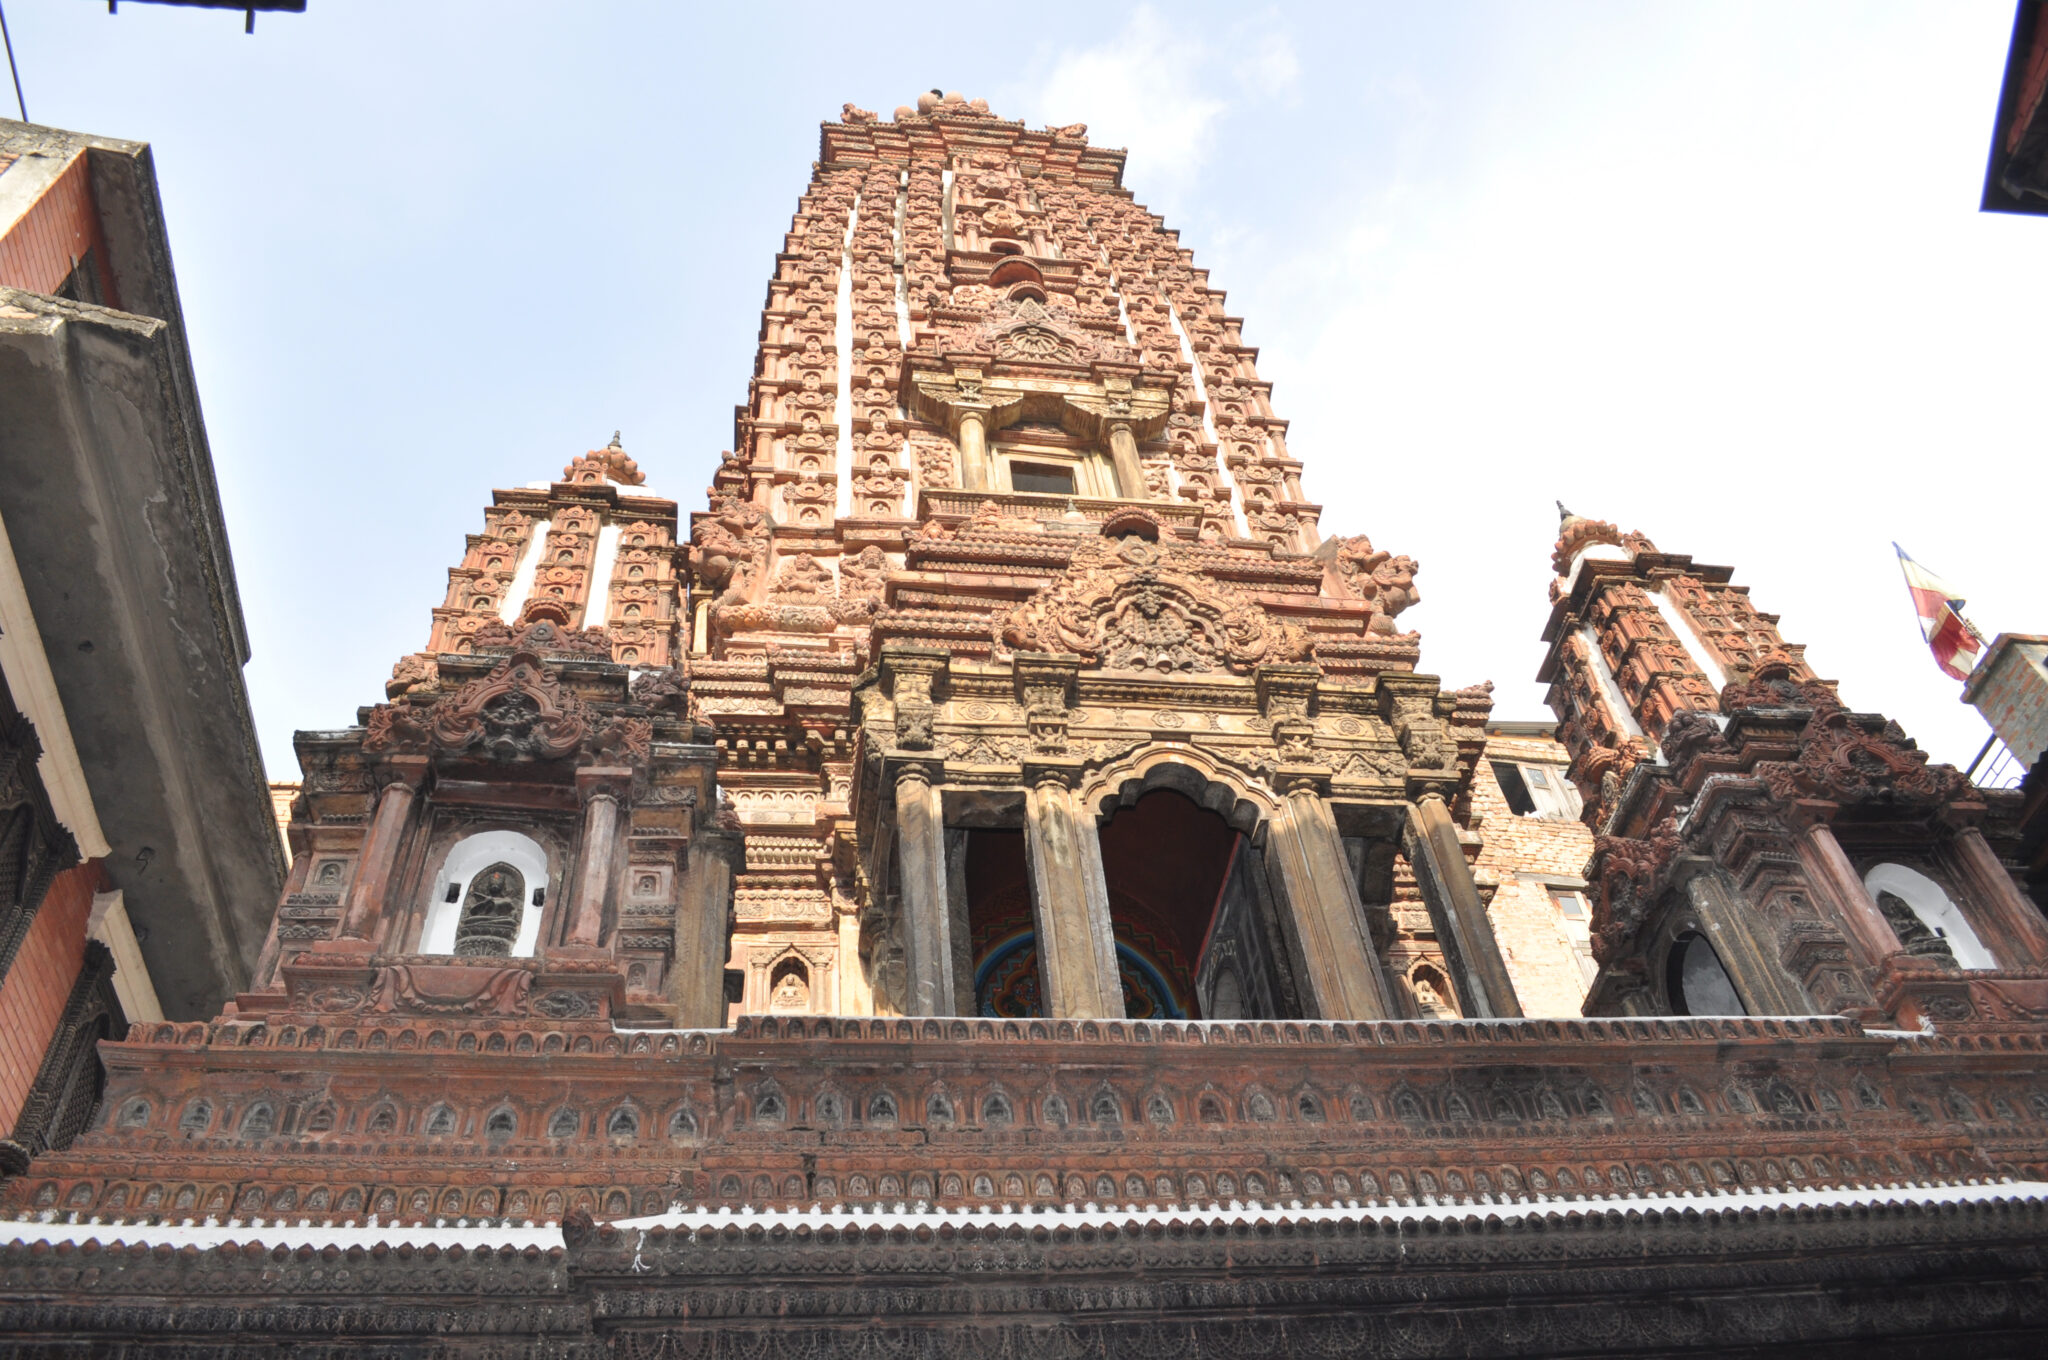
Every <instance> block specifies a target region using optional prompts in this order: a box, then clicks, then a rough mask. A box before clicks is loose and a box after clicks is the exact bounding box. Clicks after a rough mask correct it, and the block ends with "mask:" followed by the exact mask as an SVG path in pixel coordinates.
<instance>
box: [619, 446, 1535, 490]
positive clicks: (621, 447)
mask: <svg viewBox="0 0 2048 1360" xmlns="http://www.w3.org/2000/svg"><path fill="white" fill-rule="evenodd" d="M605 447H606V448H608V449H623V448H624V447H626V446H625V445H624V444H621V443H620V442H619V432H618V431H617V430H613V431H612V442H611V443H609V444H607V445H605ZM1560 508H1562V507H1560Z"/></svg>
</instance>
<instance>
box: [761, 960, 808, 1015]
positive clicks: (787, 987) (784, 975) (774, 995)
mask: <svg viewBox="0 0 2048 1360" xmlns="http://www.w3.org/2000/svg"><path fill="white" fill-rule="evenodd" d="M810 1008H811V979H810V974H809V972H808V971H807V970H806V969H805V968H804V966H803V964H802V963H801V962H799V961H798V960H796V959H784V960H783V961H782V962H780V963H778V964H776V965H775V972H774V973H773V975H772V976H771V977H770V978H769V982H768V1009H769V1010H771V1011H775V1012H778V1013H781V1012H802V1011H808V1010H810Z"/></svg>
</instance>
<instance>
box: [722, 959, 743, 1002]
mask: <svg viewBox="0 0 2048 1360" xmlns="http://www.w3.org/2000/svg"><path fill="white" fill-rule="evenodd" d="M746 996H747V975H746V974H745V973H742V972H741V971H740V970H739V969H737V968H728V969H726V970H725V1004H726V1005H728V1006H737V1005H739V1004H740V1002H742V1001H744V1000H745V999H746Z"/></svg>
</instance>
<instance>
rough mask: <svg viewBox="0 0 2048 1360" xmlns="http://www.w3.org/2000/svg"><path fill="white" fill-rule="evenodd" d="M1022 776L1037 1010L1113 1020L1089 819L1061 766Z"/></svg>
mask: <svg viewBox="0 0 2048 1360" xmlns="http://www.w3.org/2000/svg"><path fill="white" fill-rule="evenodd" d="M1034 773H1035V774H1036V778H1035V779H1032V776H1033V774H1034ZM1025 776H1026V778H1027V779H1032V783H1031V787H1030V788H1028V789H1027V790H1026V791H1025V794H1024V862H1025V863H1026V864H1027V865H1028V866H1029V867H1030V870H1031V907H1032V914H1033V917H1034V919H1035V921H1036V923H1037V927H1038V978H1039V984H1040V989H1041V991H1042V993H1043V997H1044V1004H1045V1013H1046V1014H1047V1015H1048V1016H1051V1017H1053V1018H1054V1019H1060V1020H1069V1019H1071V1020H1084V1019H1085V1020H1120V1019H1122V1018H1123V1014H1124V988H1123V980H1122V978H1121V976H1120V975H1119V974H1118V972H1117V966H1116V935H1115V933H1114V931H1113V930H1112V928H1111V925H1110V919H1109V884H1108V882H1107V880H1106V879H1105V878H1104V876H1103V872H1102V841H1101V838H1100V837H1099V836H1098V835H1097V834H1096V829H1095V823H1094V820H1093V819H1092V818H1090V817H1088V816H1087V814H1086V812H1085V811H1084V810H1083V808H1082V807H1081V804H1080V800H1079V799H1078V798H1076V797H1075V795H1074V791H1073V790H1072V789H1071V788H1069V787H1068V786H1067V772H1066V771H1062V770H1044V769H1041V770H1038V771H1035V772H1034V771H1032V770H1030V769H1027V770H1026V771H1025Z"/></svg>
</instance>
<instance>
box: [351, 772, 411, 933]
mask: <svg viewBox="0 0 2048 1360" xmlns="http://www.w3.org/2000/svg"><path fill="white" fill-rule="evenodd" d="M428 768H429V765H428V759H427V757H426V756H391V757H390V758H388V759H387V760H386V761H385V765H384V773H385V774H386V775H387V777H388V779H389V782H388V783H386V784H385V785H384V789H383V791H382V792H381V793H379V794H378V795H377V810H376V812H375V813H374V814H373V815H372V816H371V818H370V833H369V835H367V836H365V837H364V838H363V852H362V855H361V857H360V858H359V859H358V861H357V863H356V874H355V878H354V879H353V880H351V881H350V883H349V886H348V898H347V901H346V902H345V903H344V904H343V906H342V913H341V929H340V931H339V934H338V938H337V939H336V940H335V941H334V943H335V944H337V945H341V946H342V948H343V949H345V950H350V951H351V952H363V953H367V952H369V951H370V950H372V949H374V948H375V947H376V944H377V940H378V937H379V936H380V935H382V933H383V930H384V899H385V895H386V894H387V893H388V892H389V891H390V889H391V879H392V875H393V874H394V873H395V872H396V871H397V868H398V852H399V850H400V848H401V847H403V846H404V844H405V837H406V832H407V831H408V830H409V829H410V826H411V823H412V808H413V802H414V800H415V799H417V798H418V796H419V791H420V788H421V786H422V785H424V784H425V783H426V779H427V771H428ZM344 942H353V943H352V944H350V943H344Z"/></svg>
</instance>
